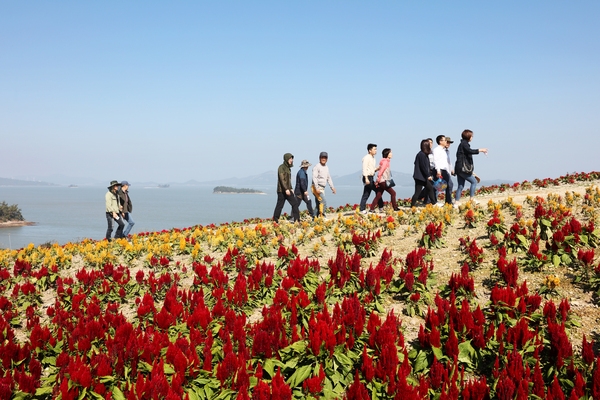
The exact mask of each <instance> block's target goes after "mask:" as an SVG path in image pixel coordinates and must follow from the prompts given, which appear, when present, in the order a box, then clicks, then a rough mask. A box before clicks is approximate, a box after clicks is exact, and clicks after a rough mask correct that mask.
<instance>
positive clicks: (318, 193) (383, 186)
mask: <svg viewBox="0 0 600 400" xmlns="http://www.w3.org/2000/svg"><path fill="white" fill-rule="evenodd" d="M471 140H473V131H471V130H469V129H466V130H464V131H463V132H462V134H461V140H460V144H459V145H458V148H457V150H456V162H455V163H454V165H453V164H452V161H451V158H450V145H451V144H452V143H454V141H453V140H452V139H451V138H450V137H449V136H444V135H439V136H437V137H436V143H437V146H436V147H435V148H433V139H430V138H428V139H423V140H422V141H421V145H420V151H419V152H418V153H417V155H416V157H415V162H414V171H413V179H414V182H415V192H414V194H413V196H412V198H411V206H413V207H414V206H416V205H417V203H418V202H419V201H422V204H433V205H438V206H441V204H438V202H437V193H436V189H435V188H434V182H436V181H438V180H439V181H440V182H441V181H444V182H446V186H445V196H444V197H445V203H446V204H450V205H455V206H457V205H458V202H459V201H460V199H461V195H462V191H463V189H464V186H465V182H469V184H470V195H471V199H472V200H473V201H474V199H473V197H474V196H475V190H476V188H477V182H478V178H477V176H476V175H475V174H474V166H473V155H475V154H479V153H485V154H486V155H487V152H488V150H487V149H486V148H480V149H472V148H471V145H470V142H471ZM376 154H377V145H376V144H374V143H369V144H368V145H367V154H366V155H365V156H364V157H363V159H362V182H363V194H362V197H361V199H360V206H359V209H360V212H362V213H363V214H365V213H367V212H369V211H371V212H375V211H377V210H378V211H383V205H384V202H383V194H384V192H387V193H389V195H390V203H391V206H392V208H393V209H394V210H398V209H399V208H398V204H397V202H396V191H395V190H394V189H393V187H394V186H395V183H394V180H393V178H392V172H391V161H392V157H393V152H392V149H390V148H385V149H383V151H382V152H381V160H380V161H379V164H377V162H376V160H375V156H376ZM327 160H328V155H327V153H326V152H322V153H321V154H320V155H319V164H317V165H315V166H314V167H313V171H312V181H311V182H310V185H309V179H308V173H307V170H308V167H310V166H311V165H312V164H311V163H309V162H308V161H307V160H303V161H302V163H301V165H300V170H299V171H298V173H297V174H296V186H295V188H293V187H292V178H291V170H292V167H293V163H294V156H293V155H292V154H291V153H286V154H284V156H283V163H282V164H281V165H280V166H279V169H278V170H277V204H276V206H275V211H274V212H273V220H274V221H276V222H277V221H279V218H280V216H281V211H282V210H283V206H284V205H285V202H286V201H288V202H289V203H290V205H291V206H292V219H293V220H294V222H296V221H299V220H300V211H299V206H300V203H301V202H302V201H304V202H305V203H306V207H307V209H308V213H309V214H310V215H311V216H312V217H313V218H315V217H317V216H323V215H324V210H325V208H326V206H327V201H326V199H325V188H326V186H327V185H329V187H330V188H331V191H332V192H333V193H334V194H335V188H334V186H333V181H332V180H331V175H330V174H329V168H328V167H327ZM452 176H456V178H457V181H458V187H457V189H456V195H455V200H452V189H453V187H454V185H453V183H452ZM309 186H310V191H311V192H312V193H313V195H314V197H315V203H316V204H315V208H314V209H313V207H312V203H311V199H310V197H309ZM373 192H375V198H374V199H373V202H372V203H371V204H370V205H369V206H367V202H368V200H369V197H370V196H371V193H373ZM367 207H368V209H367Z"/></svg>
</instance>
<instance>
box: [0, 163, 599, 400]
mask: <svg viewBox="0 0 600 400" xmlns="http://www.w3.org/2000/svg"><path fill="white" fill-rule="evenodd" d="M599 184H600V173H596V172H591V173H578V174H570V175H566V176H562V177H560V178H557V179H544V180H535V181H532V182H521V183H516V184H514V185H500V186H493V187H483V188H480V189H479V190H478V199H479V201H480V202H481V203H480V204H475V203H472V202H465V203H463V204H462V205H461V206H460V207H459V208H458V209H454V208H452V207H448V206H446V207H442V208H439V207H431V206H427V207H419V208H409V207H404V208H403V209H402V210H401V211H397V212H396V211H393V210H392V209H391V207H388V208H387V213H386V214H385V215H384V214H369V215H362V214H360V213H359V212H358V211H357V206H356V205H346V206H344V207H340V208H339V209H337V210H333V209H331V210H329V212H328V218H327V219H317V220H315V221H311V220H310V218H306V220H304V221H302V222H300V223H296V224H293V223H289V222H287V221H286V220H285V216H284V218H282V220H280V223H279V224H277V223H274V222H273V221H271V220H260V219H251V220H247V221H243V222H241V223H229V224H222V225H219V226H215V225H208V226H192V227H189V228H185V229H174V230H171V231H162V232H145V233H140V234H136V235H133V236H131V237H130V238H129V239H128V240H126V239H117V240H114V241H111V242H107V241H105V240H103V241H92V240H85V241H82V242H79V243H67V244H64V245H58V244H54V245H47V246H39V247H34V246H33V245H30V246H28V247H27V248H23V249H20V250H0V362H1V364H0V399H50V398H60V399H192V400H193V399H292V398H294V399H296V398H298V399H300V398H326V399H338V398H348V399H423V398H431V399H459V398H460V399H468V400H475V399H488V398H489V399H491V398H497V399H527V398H532V399H538V398H539V399H581V398H583V399H591V398H594V399H600V350H599V346H598V343H599V342H600V328H599V326H598V325H599V322H600V309H599V307H598V305H599V300H598V295H599V294H600V263H599V260H600V257H599V256H598V254H597V253H596V252H597V251H598V250H597V247H598V244H599V242H600V229H598V228H596V226H597V225H598V223H599V218H600V188H599V187H598V185H599ZM542 191H543V195H541V194H536V193H537V192H540V193H541V192H542ZM359 194H360V193H358V192H357V197H358V195H359ZM517 197H519V198H521V199H522V201H517V200H515V199H516V198H517ZM404 204H405V205H406V201H405V202H404ZM400 205H402V202H400Z"/></svg>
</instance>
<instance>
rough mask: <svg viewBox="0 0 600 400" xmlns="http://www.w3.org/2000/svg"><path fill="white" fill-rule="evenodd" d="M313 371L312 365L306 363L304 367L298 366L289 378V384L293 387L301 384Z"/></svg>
mask: <svg viewBox="0 0 600 400" xmlns="http://www.w3.org/2000/svg"><path fill="white" fill-rule="evenodd" d="M311 371H312V365H305V366H303V367H300V368H298V369H297V370H296V371H294V373H293V374H292V376H290V377H289V379H288V380H287V384H288V385H290V387H291V388H294V387H296V386H298V385H300V384H301V383H302V382H304V380H306V379H307V378H308V377H309V376H310V375H311Z"/></svg>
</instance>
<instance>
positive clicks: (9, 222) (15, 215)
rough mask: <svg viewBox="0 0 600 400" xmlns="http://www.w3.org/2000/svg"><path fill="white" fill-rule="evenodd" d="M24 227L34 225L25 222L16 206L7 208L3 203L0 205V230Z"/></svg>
mask: <svg viewBox="0 0 600 400" xmlns="http://www.w3.org/2000/svg"><path fill="white" fill-rule="evenodd" d="M25 225H34V223H33V222H29V221H25V218H23V215H22V214H21V209H20V208H19V206H18V205H16V204H13V205H11V206H9V205H8V204H7V203H6V202H5V201H3V202H1V203H0V228H10V227H14V226H25Z"/></svg>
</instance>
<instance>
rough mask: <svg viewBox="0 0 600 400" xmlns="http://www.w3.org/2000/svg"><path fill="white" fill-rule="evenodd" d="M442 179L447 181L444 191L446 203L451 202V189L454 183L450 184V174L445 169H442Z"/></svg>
mask: <svg viewBox="0 0 600 400" xmlns="http://www.w3.org/2000/svg"><path fill="white" fill-rule="evenodd" d="M442 179H443V180H445V181H446V182H447V183H448V186H446V193H445V197H446V204H452V189H453V186H454V185H453V184H452V177H451V176H450V173H449V172H448V171H446V170H445V169H443V170H442Z"/></svg>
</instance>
